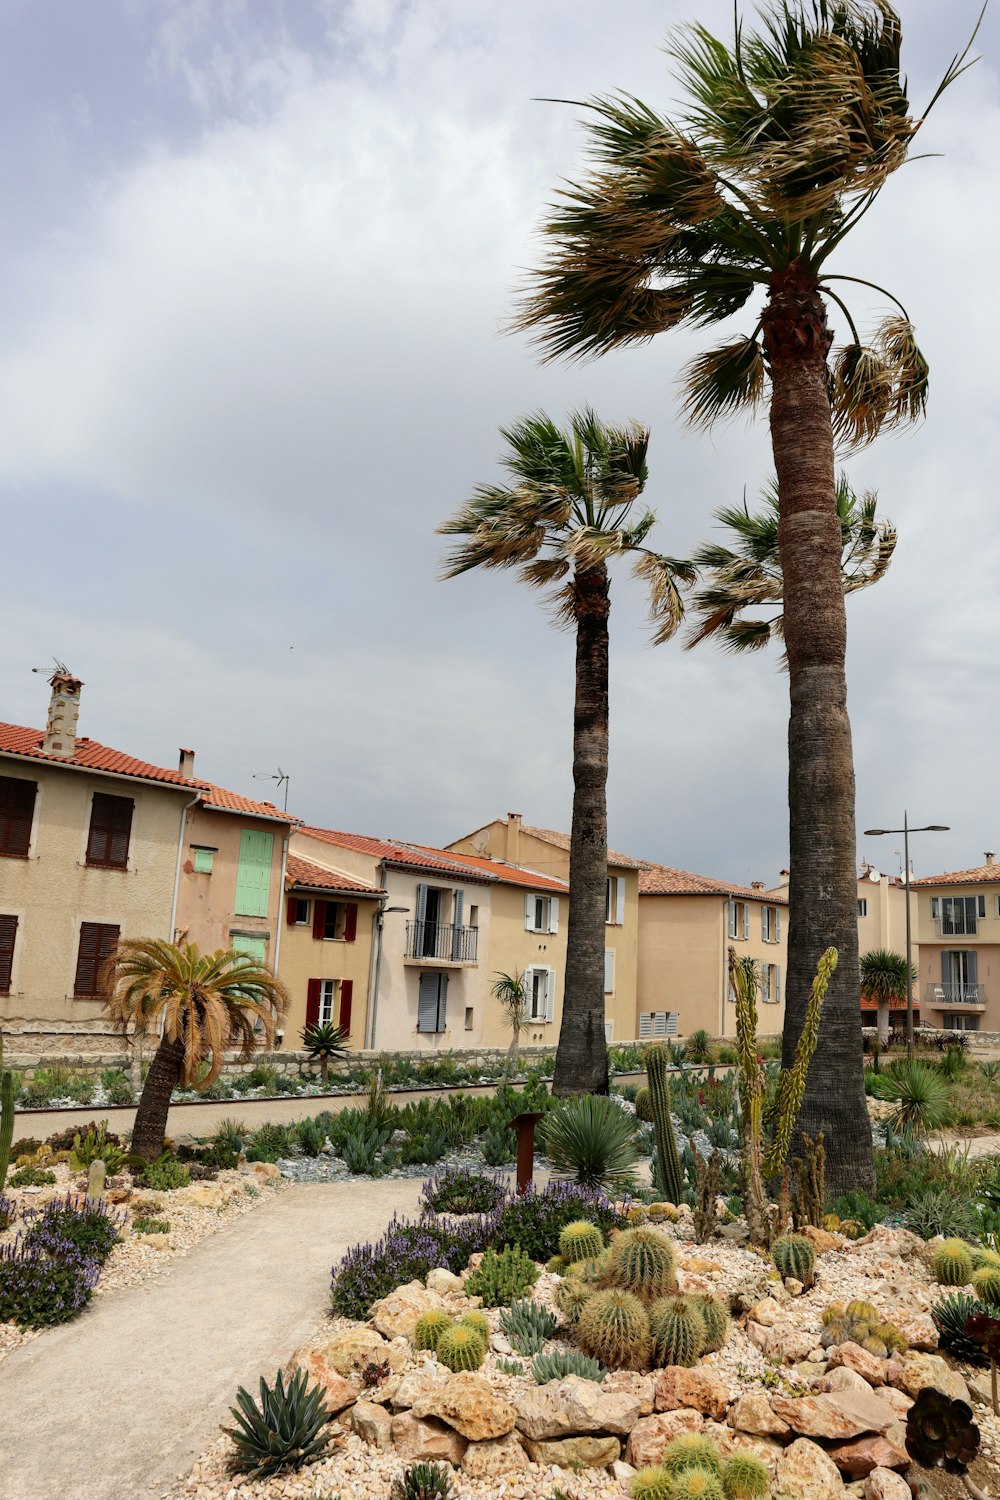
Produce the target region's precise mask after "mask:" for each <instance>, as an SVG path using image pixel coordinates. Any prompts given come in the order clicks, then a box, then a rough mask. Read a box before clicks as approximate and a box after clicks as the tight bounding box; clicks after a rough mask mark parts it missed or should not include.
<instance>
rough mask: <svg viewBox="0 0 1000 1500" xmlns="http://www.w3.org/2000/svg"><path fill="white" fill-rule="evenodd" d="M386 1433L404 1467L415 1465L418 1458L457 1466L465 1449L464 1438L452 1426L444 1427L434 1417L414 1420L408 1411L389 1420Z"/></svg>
mask: <svg viewBox="0 0 1000 1500" xmlns="http://www.w3.org/2000/svg"><path fill="white" fill-rule="evenodd" d="M390 1431H391V1434H392V1445H393V1447H394V1448H395V1450H396V1454H397V1456H398V1458H399V1459H400V1461H401V1462H402V1463H404V1464H413V1463H418V1462H419V1461H420V1460H421V1459H446V1460H447V1461H448V1463H450V1464H454V1465H455V1466H456V1467H457V1465H458V1464H460V1463H461V1462H462V1459H463V1458H464V1457H465V1450H466V1449H467V1448H468V1446H469V1440H468V1438H464V1437H463V1436H462V1434H461V1433H460V1432H456V1431H455V1429H454V1428H453V1427H446V1426H445V1424H444V1423H443V1422H438V1421H437V1420H436V1419H435V1418H434V1417H415V1416H414V1415H413V1414H412V1412H408V1411H403V1412H399V1413H398V1415H396V1416H395V1417H393V1418H392V1425H391V1428H390Z"/></svg>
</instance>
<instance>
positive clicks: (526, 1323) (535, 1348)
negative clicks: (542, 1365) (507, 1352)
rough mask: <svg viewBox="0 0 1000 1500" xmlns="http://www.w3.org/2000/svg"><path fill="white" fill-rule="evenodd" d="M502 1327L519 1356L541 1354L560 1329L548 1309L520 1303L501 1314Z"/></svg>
mask: <svg viewBox="0 0 1000 1500" xmlns="http://www.w3.org/2000/svg"><path fill="white" fill-rule="evenodd" d="M500 1327H501V1328H502V1329H503V1331H504V1333H505V1334H506V1335H507V1337H508V1338H509V1339H510V1341H511V1343H512V1344H513V1345H514V1348H515V1349H516V1350H517V1352H518V1354H525V1355H530V1354H540V1353H541V1350H542V1345H543V1344H544V1343H545V1341H546V1339H550V1338H552V1336H553V1334H554V1333H555V1331H556V1328H557V1327H558V1324H557V1323H556V1320H555V1318H554V1317H553V1316H552V1314H551V1313H550V1312H549V1310H548V1308H546V1307H542V1306H541V1304H540V1303H538V1302H528V1301H518V1302H513V1303H512V1304H511V1306H510V1307H509V1308H508V1309H506V1310H505V1311H504V1312H502V1313H501V1314H500Z"/></svg>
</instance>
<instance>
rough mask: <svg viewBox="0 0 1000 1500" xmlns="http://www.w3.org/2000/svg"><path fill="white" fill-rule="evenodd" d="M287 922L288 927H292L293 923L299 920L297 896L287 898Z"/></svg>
mask: <svg viewBox="0 0 1000 1500" xmlns="http://www.w3.org/2000/svg"><path fill="white" fill-rule="evenodd" d="M287 920H288V925H289V927H294V926H295V923H296V922H297V921H298V920H299V898H298V896H289V898H288V918H287Z"/></svg>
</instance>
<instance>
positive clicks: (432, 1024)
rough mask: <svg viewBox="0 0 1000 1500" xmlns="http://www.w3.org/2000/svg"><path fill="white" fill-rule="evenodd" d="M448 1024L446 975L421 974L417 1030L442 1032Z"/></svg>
mask: <svg viewBox="0 0 1000 1500" xmlns="http://www.w3.org/2000/svg"><path fill="white" fill-rule="evenodd" d="M447 1024H448V975H447V974H446V973H441V974H421V976H420V990H419V994H418V997H417V1030H418V1031H427V1032H442V1031H445V1030H446V1029H447Z"/></svg>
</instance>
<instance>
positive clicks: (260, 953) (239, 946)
mask: <svg viewBox="0 0 1000 1500" xmlns="http://www.w3.org/2000/svg"><path fill="white" fill-rule="evenodd" d="M229 946H230V947H231V948H232V950H233V952H234V953H247V954H249V955H250V957H251V958H252V959H253V960H254V962H255V963H258V964H262V963H263V962H264V961H265V959H266V958H267V938H262V937H251V936H250V935H249V933H245V932H232V933H230V935H229Z"/></svg>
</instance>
